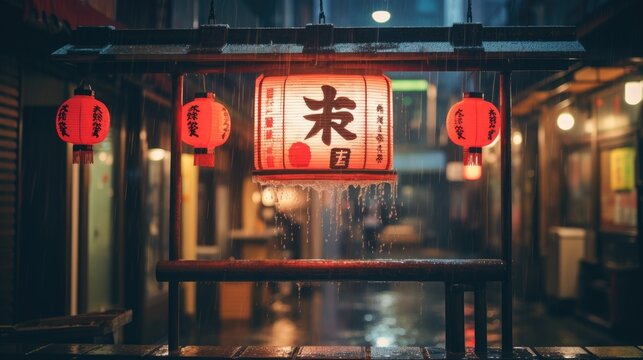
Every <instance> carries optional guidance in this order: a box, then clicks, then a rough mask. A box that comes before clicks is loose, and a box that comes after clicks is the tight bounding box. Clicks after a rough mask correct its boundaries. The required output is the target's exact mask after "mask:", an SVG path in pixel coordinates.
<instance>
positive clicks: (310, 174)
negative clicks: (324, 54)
mask: <svg viewBox="0 0 643 360" xmlns="http://www.w3.org/2000/svg"><path fill="white" fill-rule="evenodd" d="M391 106H392V103H391V82H390V80H389V79H388V78H387V77H386V76H378V75H366V76H363V75H333V74H307V75H290V76H263V75H262V76H260V77H259V78H258V79H257V82H256V87H255V144H254V148H255V150H254V151H255V159H254V173H253V174H254V180H255V181H258V182H261V183H271V182H275V181H276V182H284V181H291V182H296V183H299V184H301V183H302V181H303V182H307V181H313V182H316V181H333V182H334V181H350V182H351V184H368V183H378V182H390V181H393V180H395V177H396V175H395V172H394V171H392V166H393V130H392V129H393V117H392V114H391Z"/></svg>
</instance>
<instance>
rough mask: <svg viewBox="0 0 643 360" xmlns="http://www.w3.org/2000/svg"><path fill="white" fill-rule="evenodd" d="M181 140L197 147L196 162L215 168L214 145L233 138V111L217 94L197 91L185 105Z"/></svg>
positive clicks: (195, 148) (195, 163)
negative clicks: (229, 110)
mask: <svg viewBox="0 0 643 360" xmlns="http://www.w3.org/2000/svg"><path fill="white" fill-rule="evenodd" d="M181 118H182V119H183V120H182V121H183V124H182V130H181V139H182V140H183V142H184V143H186V144H188V145H192V146H193V147H194V165H197V166H207V167H214V148H215V147H217V146H221V145H223V144H224V143H225V142H226V141H227V140H228V138H229V137H230V126H231V121H230V114H229V113H228V110H227V109H226V108H225V106H223V105H222V104H220V103H218V102H216V101H215V99H214V94H213V93H211V92H208V93H197V94H196V96H195V99H194V100H192V101H190V102H189V103H187V104H185V105H183V111H182V117H181Z"/></svg>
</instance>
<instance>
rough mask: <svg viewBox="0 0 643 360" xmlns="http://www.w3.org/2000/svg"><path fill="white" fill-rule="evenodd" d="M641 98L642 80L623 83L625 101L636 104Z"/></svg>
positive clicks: (642, 94)
mask: <svg viewBox="0 0 643 360" xmlns="http://www.w3.org/2000/svg"><path fill="white" fill-rule="evenodd" d="M641 100H643V81H628V82H626V83H625V102H626V103H628V104H629V105H637V104H638V103H640V102H641Z"/></svg>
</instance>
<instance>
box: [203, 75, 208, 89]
mask: <svg viewBox="0 0 643 360" xmlns="http://www.w3.org/2000/svg"><path fill="white" fill-rule="evenodd" d="M205 76H206V75H205V74H203V92H204V93H205V92H208V90H207V89H206V87H205Z"/></svg>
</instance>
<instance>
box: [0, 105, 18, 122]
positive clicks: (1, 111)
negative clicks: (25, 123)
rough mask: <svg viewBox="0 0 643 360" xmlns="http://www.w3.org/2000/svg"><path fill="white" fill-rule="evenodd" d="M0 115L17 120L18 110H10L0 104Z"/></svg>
mask: <svg viewBox="0 0 643 360" xmlns="http://www.w3.org/2000/svg"><path fill="white" fill-rule="evenodd" d="M0 115H4V116H7V117H9V118H13V119H17V118H18V109H17V108H10V107H6V106H3V105H1V104H0Z"/></svg>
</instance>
